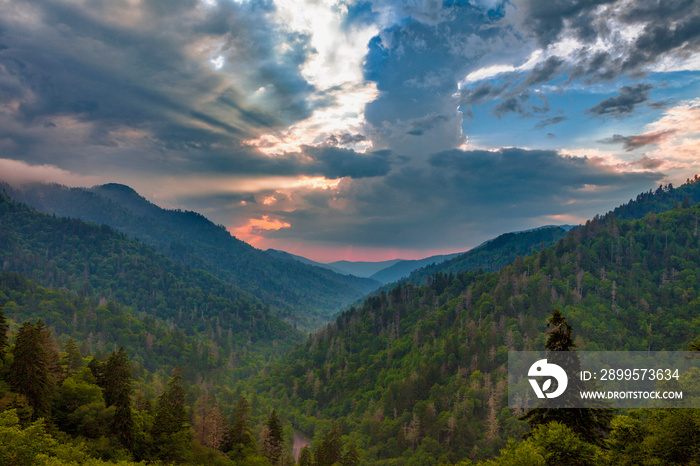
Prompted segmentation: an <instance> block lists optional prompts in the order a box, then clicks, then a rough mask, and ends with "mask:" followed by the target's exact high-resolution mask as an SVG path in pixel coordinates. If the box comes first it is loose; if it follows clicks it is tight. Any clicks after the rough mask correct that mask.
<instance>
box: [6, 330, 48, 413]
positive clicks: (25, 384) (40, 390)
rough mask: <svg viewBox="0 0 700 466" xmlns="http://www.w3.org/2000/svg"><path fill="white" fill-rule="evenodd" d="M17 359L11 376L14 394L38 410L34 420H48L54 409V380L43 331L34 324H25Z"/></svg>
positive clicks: (19, 336)
mask: <svg viewBox="0 0 700 466" xmlns="http://www.w3.org/2000/svg"><path fill="white" fill-rule="evenodd" d="M13 356H14V360H13V361H12V365H11V366H10V374H9V382H10V386H11V387H12V390H13V391H15V392H17V393H19V394H21V395H24V396H25V397H26V398H27V401H28V402H29V405H30V406H31V407H32V408H33V409H34V414H33V417H34V419H36V418H38V417H45V416H47V415H48V414H49V410H50V406H51V377H50V375H49V364H48V360H47V356H46V351H45V350H44V345H43V344H42V334H41V329H40V328H37V326H36V325H35V324H32V323H31V322H25V323H24V324H22V326H21V327H20V328H19V330H18V332H17V336H16V340H15V348H14V351H13Z"/></svg>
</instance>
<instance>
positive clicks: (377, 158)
mask: <svg viewBox="0 0 700 466" xmlns="http://www.w3.org/2000/svg"><path fill="white" fill-rule="evenodd" d="M303 149H304V154H305V155H307V156H309V157H311V158H313V160H314V161H313V162H312V163H311V164H309V165H306V166H302V167H301V171H302V173H303V174H306V175H322V176H325V177H326V178H342V177H346V176H347V177H351V178H365V177H375V176H383V175H386V174H387V173H388V172H389V169H390V168H391V160H390V155H391V152H389V151H375V152H372V153H369V154H361V153H358V152H355V151H354V150H349V149H342V148H339V147H331V146H328V147H318V146H305V147H304V148H303Z"/></svg>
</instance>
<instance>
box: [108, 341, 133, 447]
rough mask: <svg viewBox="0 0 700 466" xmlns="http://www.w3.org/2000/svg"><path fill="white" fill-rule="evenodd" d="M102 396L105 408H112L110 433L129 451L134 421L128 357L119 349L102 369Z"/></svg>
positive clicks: (122, 349)
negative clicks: (113, 408)
mask: <svg viewBox="0 0 700 466" xmlns="http://www.w3.org/2000/svg"><path fill="white" fill-rule="evenodd" d="M103 383H104V385H103V386H102V388H103V395H104V399H105V405H106V406H107V407H109V406H114V407H115V411H114V417H113V418H112V423H111V429H112V433H113V434H114V435H115V436H116V437H117V439H119V442H120V443H121V444H122V445H123V446H124V448H126V449H128V450H131V449H132V447H133V443H134V434H133V428H134V421H133V419H132V417H131V395H132V392H133V390H132V386H131V384H132V379H131V365H130V364H129V357H128V356H127V354H126V351H124V347H120V348H119V351H117V352H115V353H112V355H111V356H110V357H109V359H108V360H107V364H105V369H104V378H103Z"/></svg>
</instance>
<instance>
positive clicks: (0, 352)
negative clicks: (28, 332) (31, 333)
mask: <svg viewBox="0 0 700 466" xmlns="http://www.w3.org/2000/svg"><path fill="white" fill-rule="evenodd" d="M9 329H10V326H9V325H8V323H7V319H5V313H4V312H2V304H0V360H2V364H3V366H4V365H5V350H6V349H7V347H8V346H10V336H9V334H8V333H7V332H8V330H9Z"/></svg>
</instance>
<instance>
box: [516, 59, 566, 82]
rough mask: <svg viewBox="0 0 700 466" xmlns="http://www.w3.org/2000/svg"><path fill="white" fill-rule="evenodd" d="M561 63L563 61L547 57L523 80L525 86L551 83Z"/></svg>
mask: <svg viewBox="0 0 700 466" xmlns="http://www.w3.org/2000/svg"><path fill="white" fill-rule="evenodd" d="M563 63H564V60H562V59H561V58H559V57H549V58H548V59H546V60H545V61H544V62H543V63H541V64H540V65H537V66H536V67H535V68H534V69H533V70H532V71H531V72H530V74H529V75H528V76H527V78H526V79H525V83H524V84H525V86H527V87H531V86H536V85H537V84H542V83H546V82H549V81H551V80H552V78H554V77H555V76H556V75H557V72H558V71H559V68H561V65H562V64H563Z"/></svg>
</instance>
